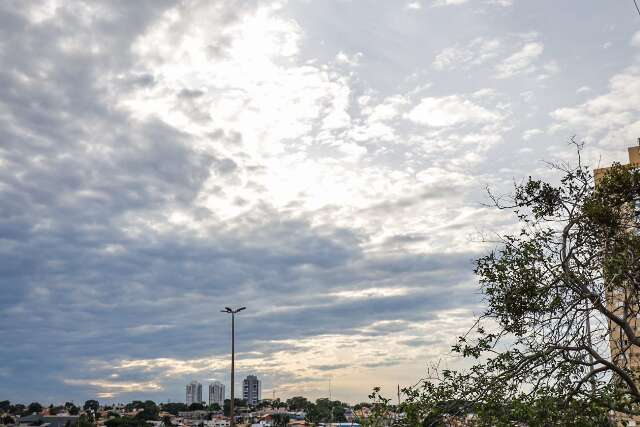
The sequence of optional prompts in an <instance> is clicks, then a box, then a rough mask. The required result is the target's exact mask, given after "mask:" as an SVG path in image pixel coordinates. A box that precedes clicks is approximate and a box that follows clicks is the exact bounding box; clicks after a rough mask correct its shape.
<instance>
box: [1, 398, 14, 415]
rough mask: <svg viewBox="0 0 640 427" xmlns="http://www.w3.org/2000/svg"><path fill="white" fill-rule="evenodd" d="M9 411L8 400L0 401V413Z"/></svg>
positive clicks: (9, 403) (9, 404)
mask: <svg viewBox="0 0 640 427" xmlns="http://www.w3.org/2000/svg"><path fill="white" fill-rule="evenodd" d="M10 409H11V402H9V401H8V400H3V401H0V412H9V410H10Z"/></svg>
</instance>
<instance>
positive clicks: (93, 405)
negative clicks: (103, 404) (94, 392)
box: [82, 399, 100, 413]
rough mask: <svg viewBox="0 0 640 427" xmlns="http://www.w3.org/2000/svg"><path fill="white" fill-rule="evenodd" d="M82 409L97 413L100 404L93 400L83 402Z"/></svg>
mask: <svg viewBox="0 0 640 427" xmlns="http://www.w3.org/2000/svg"><path fill="white" fill-rule="evenodd" d="M82 409H84V410H85V411H88V410H91V411H93V412H94V413H96V412H98V409H100V403H99V402H98V401H97V400H93V399H91V400H87V401H86V402H84V405H83V406H82Z"/></svg>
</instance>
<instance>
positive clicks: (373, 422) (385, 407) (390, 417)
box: [354, 387, 401, 427]
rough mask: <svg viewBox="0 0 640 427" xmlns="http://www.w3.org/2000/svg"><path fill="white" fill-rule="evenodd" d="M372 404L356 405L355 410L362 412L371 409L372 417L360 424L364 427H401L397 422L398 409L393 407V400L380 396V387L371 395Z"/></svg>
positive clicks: (364, 418)
mask: <svg viewBox="0 0 640 427" xmlns="http://www.w3.org/2000/svg"><path fill="white" fill-rule="evenodd" d="M369 399H370V403H368V404H366V403H365V404H360V405H356V407H354V409H356V410H360V409H362V408H367V409H369V410H370V411H371V412H370V415H369V416H368V417H363V418H361V419H360V424H361V425H362V426H363V427H384V426H395V425H401V423H400V422H398V421H397V417H396V407H395V406H394V405H392V404H391V403H390V402H391V399H388V398H386V397H384V396H382V395H381V394H380V387H375V388H374V389H373V392H372V393H371V394H370V395H369Z"/></svg>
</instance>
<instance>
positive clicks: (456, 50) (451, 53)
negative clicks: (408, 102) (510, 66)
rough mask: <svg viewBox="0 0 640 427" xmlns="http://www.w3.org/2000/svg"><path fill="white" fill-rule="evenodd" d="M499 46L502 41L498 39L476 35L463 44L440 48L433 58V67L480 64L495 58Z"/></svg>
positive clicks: (464, 66)
mask: <svg viewBox="0 0 640 427" xmlns="http://www.w3.org/2000/svg"><path fill="white" fill-rule="evenodd" d="M501 47H502V42H501V41H500V40H499V39H495V38H493V39H486V38H482V37H478V38H475V39H473V40H471V41H470V42H469V43H467V44H465V45H455V46H452V47H448V48H446V49H444V50H442V51H441V52H440V53H438V54H437V55H436V57H435V59H434V60H433V67H434V68H435V69H436V70H447V69H456V68H460V67H462V68H468V67H470V66H474V65H481V64H483V63H485V62H486V61H488V60H490V59H492V58H495V57H496V56H497V55H498V53H499V51H500V48H501Z"/></svg>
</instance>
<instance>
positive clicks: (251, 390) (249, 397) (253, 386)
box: [242, 375, 262, 406]
mask: <svg viewBox="0 0 640 427" xmlns="http://www.w3.org/2000/svg"><path fill="white" fill-rule="evenodd" d="M261 397H262V384H261V383H260V380H259V379H258V377H256V376H255V375H248V376H247V378H245V379H244V381H242V398H243V399H244V400H246V401H247V403H248V404H249V405H252V406H255V405H257V404H258V402H260V399H261Z"/></svg>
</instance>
